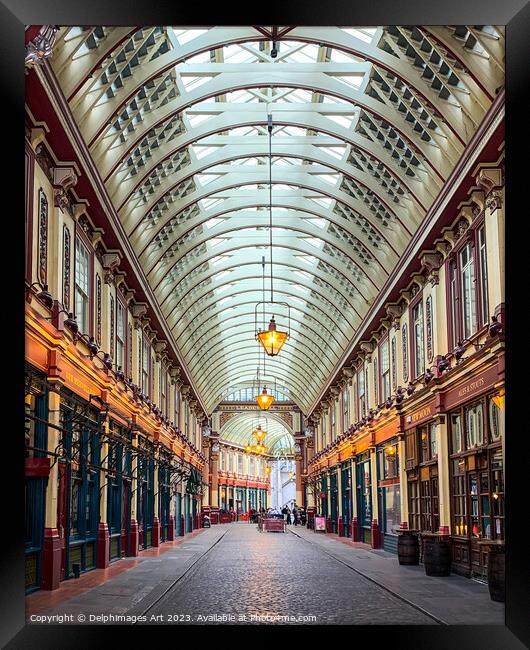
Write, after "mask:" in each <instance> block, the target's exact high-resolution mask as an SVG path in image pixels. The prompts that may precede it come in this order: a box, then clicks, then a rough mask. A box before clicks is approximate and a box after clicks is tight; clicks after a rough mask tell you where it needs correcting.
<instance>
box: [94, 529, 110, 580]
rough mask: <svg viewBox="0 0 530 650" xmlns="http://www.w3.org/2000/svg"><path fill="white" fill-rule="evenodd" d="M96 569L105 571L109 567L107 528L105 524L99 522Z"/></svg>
mask: <svg viewBox="0 0 530 650" xmlns="http://www.w3.org/2000/svg"><path fill="white" fill-rule="evenodd" d="M96 544H97V553H96V568H97V569H106V568H107V567H108V566H109V563H110V559H109V555H110V537H109V526H108V524H107V523H106V522H104V521H100V522H99V525H98V537H97V542H96Z"/></svg>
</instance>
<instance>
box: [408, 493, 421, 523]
mask: <svg viewBox="0 0 530 650" xmlns="http://www.w3.org/2000/svg"><path fill="white" fill-rule="evenodd" d="M408 493H409V528H411V529H412V530H421V526H420V490H419V483H418V482H417V481H409V482H408Z"/></svg>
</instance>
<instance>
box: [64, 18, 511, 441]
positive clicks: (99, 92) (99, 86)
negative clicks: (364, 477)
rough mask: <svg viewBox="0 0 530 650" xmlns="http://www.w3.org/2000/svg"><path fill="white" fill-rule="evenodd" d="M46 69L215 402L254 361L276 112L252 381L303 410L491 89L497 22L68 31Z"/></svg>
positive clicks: (499, 56) (498, 70) (204, 390)
mask: <svg viewBox="0 0 530 650" xmlns="http://www.w3.org/2000/svg"><path fill="white" fill-rule="evenodd" d="M273 40H274V41H275V42H276V43H277V46H276V47H277V50H278V51H277V55H276V56H272V52H271V48H272V41H273ZM52 67H53V69H54V71H55V74H56V76H57V78H58V81H59V83H60V85H61V87H62V89H63V92H64V95H65V97H66V98H67V100H68V102H69V105H70V107H71V110H72V114H73V116H74V118H75V120H76V122H77V124H78V125H79V128H80V131H81V133H82V135H83V137H84V139H85V141H86V143H87V144H88V146H89V149H90V151H91V154H92V157H93V159H94V161H95V163H96V165H97V167H98V169H99V170H100V173H101V176H102V178H103V180H104V182H105V184H106V187H107V190H108V193H109V196H110V197H111V199H112V201H113V204H114V206H115V208H116V210H117V212H118V215H119V217H120V219H121V222H122V224H123V227H124V229H125V231H126V232H127V234H128V236H129V238H130V241H131V243H132V245H133V248H134V250H135V252H136V255H137V257H138V259H139V261H140V263H141V264H142V267H143V269H144V271H145V275H146V277H147V280H148V282H149V283H150V285H151V287H152V288H153V290H154V293H155V295H156V297H157V300H158V302H159V305H160V307H161V309H162V311H163V313H164V315H165V318H166V319H167V323H168V324H169V327H170V328H171V331H172V335H173V337H174V342H175V343H176V345H177V346H178V347H179V348H180V350H181V351H182V354H183V356H184V359H185V361H186V363H187V365H188V367H189V368H190V371H191V373H192V376H193V379H194V381H195V384H196V386H197V388H198V390H199V392H200V393H201V397H202V399H203V401H204V403H205V404H206V405H207V407H208V409H209V410H210V411H213V409H214V408H215V407H216V405H217V404H218V403H219V401H220V400H221V399H222V398H223V396H226V395H227V394H228V393H229V392H230V391H234V390H237V388H238V387H243V386H248V385H250V384H251V382H252V380H253V378H254V377H255V376H256V369H257V366H258V365H259V363H260V355H259V350H258V344H257V342H256V340H255V322H254V309H255V304H256V303H257V302H259V301H260V300H262V286H263V285H262V272H263V269H262V257H265V259H266V261H267V267H266V274H267V282H266V285H265V286H266V289H267V291H268V287H269V280H268V276H269V273H270V268H269V266H268V260H269V210H268V206H269V159H268V151H269V148H268V147H269V145H268V132H267V114H268V113H271V114H272V119H273V134H272V154H273V168H272V181H273V187H272V201H273V241H274V246H273V254H274V255H273V257H274V267H273V269H274V285H275V299H276V300H277V301H285V302H288V303H289V305H290V308H291V323H290V325H291V338H290V340H289V341H288V343H287V344H286V345H285V347H284V349H283V350H282V352H281V354H280V355H279V356H278V357H275V358H274V359H270V360H267V363H266V376H267V377H269V378H271V380H275V381H276V382H277V385H278V386H281V387H282V391H284V392H285V393H286V394H287V395H288V397H289V398H290V399H292V400H293V401H295V402H296V403H297V404H298V406H299V407H300V408H301V409H302V411H303V412H305V413H307V412H308V411H309V409H310V408H311V406H312V405H313V404H314V402H315V400H316V399H317V397H318V396H319V394H320V392H321V390H322V388H323V387H324V385H325V383H326V381H327V380H328V379H329V376H330V374H331V372H332V370H333V368H334V367H335V365H336V364H337V363H338V362H339V360H340V359H341V356H342V354H343V353H344V351H345V350H346V348H347V347H348V344H349V342H350V341H351V340H352V338H353V337H354V335H355V332H356V330H357V328H358V327H359V325H360V323H361V321H362V319H363V317H364V315H365V314H366V312H367V310H368V308H369V307H370V305H371V304H372V302H373V301H374V299H375V298H376V296H377V294H378V292H379V291H380V289H381V287H382V286H383V285H384V283H385V281H386V279H387V278H388V276H389V274H390V273H391V272H392V271H393V269H394V268H395V266H396V265H397V264H398V262H399V259H400V256H401V255H402V253H403V251H404V249H405V247H406V246H407V244H408V242H409V241H410V239H411V237H412V236H413V235H414V232H415V231H416V230H417V228H418V226H419V224H420V223H421V222H422V220H423V219H424V217H425V215H426V213H427V211H428V209H429V207H430V206H431V204H432V202H433V201H434V199H435V197H436V196H437V194H438V192H439V191H440V188H441V187H442V185H443V183H444V181H445V180H446V179H447V178H448V176H449V175H450V173H451V170H452V169H453V168H454V166H455V164H456V162H457V160H458V158H459V157H460V155H461V154H462V151H463V150H464V148H465V146H466V144H467V143H468V142H469V141H470V139H471V137H472V136H473V134H474V133H475V132H476V130H477V127H478V125H479V124H480V122H481V120H482V118H483V117H484V114H485V112H486V111H487V109H488V107H489V106H490V105H491V103H492V101H493V99H494V97H495V94H496V92H497V91H498V89H499V88H500V87H501V86H502V85H503V83H504V29H503V28H502V27H501V28H499V27H491V26H437V27H414V26H400V27H394V26H390V27H378V28H351V29H343V28H338V27H322V28H316V27H275V28H272V27H211V28H204V29H197V28H193V29H185V28H173V27H150V28H138V27H136V28H128V27H96V28H87V27H65V28H62V30H61V33H60V37H59V38H58V44H57V48H56V49H55V51H54V55H53V59H52ZM266 299H269V295H268V293H267V295H266ZM275 315H276V319H277V321H278V324H279V326H280V327H281V326H285V324H286V323H285V320H286V319H285V310H284V309H283V310H282V308H281V307H280V306H278V308H277V309H276V312H275ZM269 316H270V312H267V313H266V314H265V324H266V323H267V322H268V318H269ZM259 325H260V326H263V325H264V324H263V323H261V322H259ZM278 435H280V434H279V433H278Z"/></svg>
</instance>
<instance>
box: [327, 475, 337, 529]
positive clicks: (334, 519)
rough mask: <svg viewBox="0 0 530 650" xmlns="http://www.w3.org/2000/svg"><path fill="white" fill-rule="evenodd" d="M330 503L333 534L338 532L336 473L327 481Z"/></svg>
mask: <svg viewBox="0 0 530 650" xmlns="http://www.w3.org/2000/svg"><path fill="white" fill-rule="evenodd" d="M329 486H330V497H331V498H330V501H331V504H330V505H331V513H330V515H331V530H332V532H333V533H335V534H336V533H338V532H339V500H338V481H337V473H336V472H335V473H334V474H331V476H330V480H329Z"/></svg>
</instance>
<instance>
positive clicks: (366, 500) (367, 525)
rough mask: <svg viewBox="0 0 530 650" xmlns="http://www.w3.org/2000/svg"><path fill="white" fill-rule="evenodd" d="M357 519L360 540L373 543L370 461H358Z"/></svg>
mask: <svg viewBox="0 0 530 650" xmlns="http://www.w3.org/2000/svg"><path fill="white" fill-rule="evenodd" d="M356 471H357V521H358V523H359V533H360V541H361V542H364V543H365V544H371V543H372V481H371V471H370V461H369V460H366V461H364V462H361V463H357V467H356Z"/></svg>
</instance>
